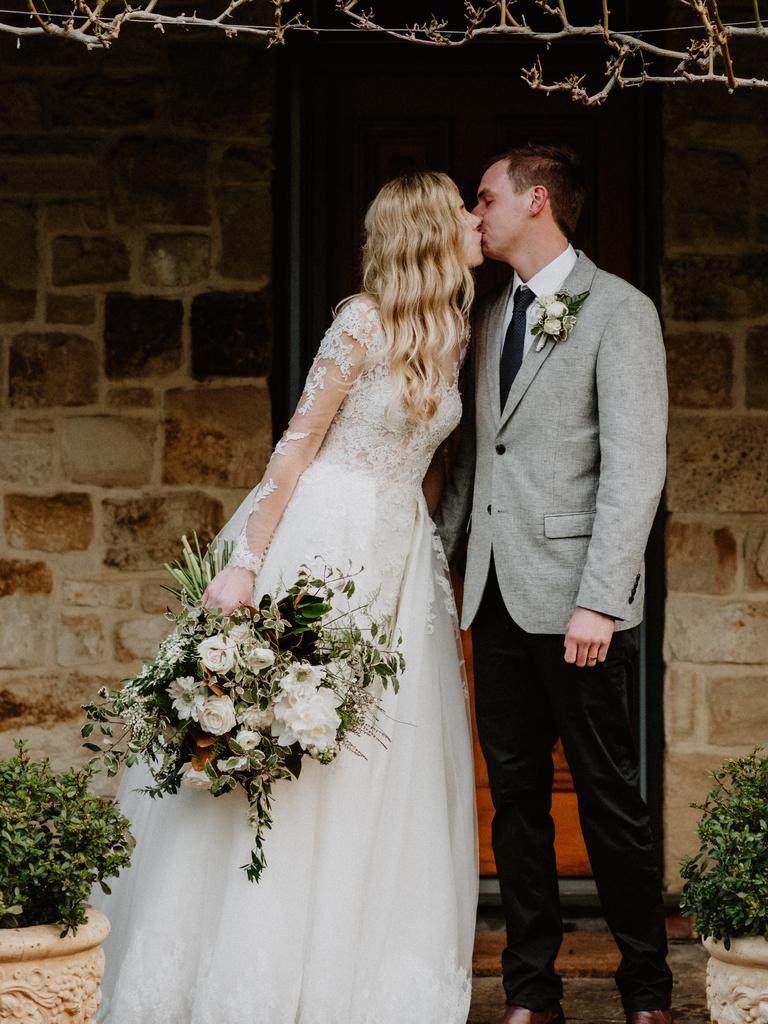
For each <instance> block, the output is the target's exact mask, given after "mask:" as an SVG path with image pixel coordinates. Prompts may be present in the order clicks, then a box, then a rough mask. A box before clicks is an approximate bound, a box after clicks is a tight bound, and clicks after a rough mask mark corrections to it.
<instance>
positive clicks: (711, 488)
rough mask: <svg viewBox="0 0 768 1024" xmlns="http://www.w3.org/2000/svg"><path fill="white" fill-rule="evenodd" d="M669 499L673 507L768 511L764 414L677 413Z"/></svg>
mask: <svg viewBox="0 0 768 1024" xmlns="http://www.w3.org/2000/svg"><path fill="white" fill-rule="evenodd" d="M666 499H667V508H668V510H669V511H671V512H695V513H697V512H702V511H706V512H768V430H766V422H765V420H764V419H763V418H762V417H760V416H683V415H676V416H675V415H673V416H672V417H671V420H670V431H669V465H668V470H667V491H666Z"/></svg>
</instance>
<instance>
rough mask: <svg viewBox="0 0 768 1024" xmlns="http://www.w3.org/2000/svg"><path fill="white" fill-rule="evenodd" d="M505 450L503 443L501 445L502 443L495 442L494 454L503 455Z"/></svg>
mask: <svg viewBox="0 0 768 1024" xmlns="http://www.w3.org/2000/svg"><path fill="white" fill-rule="evenodd" d="M506 450H507V449H506V446H505V445H503V444H497V445H496V454H497V455H503V454H504V452H505V451H506Z"/></svg>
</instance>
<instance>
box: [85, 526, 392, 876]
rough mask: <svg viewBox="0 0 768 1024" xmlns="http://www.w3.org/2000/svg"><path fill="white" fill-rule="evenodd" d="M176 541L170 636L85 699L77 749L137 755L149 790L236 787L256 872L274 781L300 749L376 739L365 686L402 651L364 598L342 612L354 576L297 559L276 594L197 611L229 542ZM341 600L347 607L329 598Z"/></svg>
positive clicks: (331, 753)
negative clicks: (118, 679) (219, 546)
mask: <svg viewBox="0 0 768 1024" xmlns="http://www.w3.org/2000/svg"><path fill="white" fill-rule="evenodd" d="M195 542H196V538H195ZM183 544H184V557H185V562H184V563H181V562H175V563H173V564H171V565H167V566H166V569H168V571H169V572H170V573H171V575H172V576H173V577H174V579H175V581H176V583H177V584H178V586H177V587H176V588H173V587H166V588H165V589H167V590H169V591H170V592H171V593H173V594H174V595H175V596H176V597H177V598H179V600H180V602H181V606H180V609H179V610H178V611H170V610H169V611H168V612H167V613H166V614H167V616H168V618H169V619H170V620H171V621H173V622H174V623H175V626H174V628H173V630H172V632H171V633H170V634H169V635H168V636H167V637H166V638H165V639H164V640H163V641H162V642H161V643H160V648H159V650H158V653H157V656H156V657H155V659H154V660H153V661H151V662H147V663H145V664H144V666H143V668H142V669H141V671H140V672H139V673H138V675H135V676H132V677H131V678H129V679H126V680H123V686H122V688H121V689H118V690H111V691H110V690H107V689H106V688H102V689H101V690H100V691H99V696H100V698H101V701H100V702H99V703H94V704H87V705H84V710H85V712H86V717H87V718H88V719H89V721H87V722H86V724H85V725H84V726H83V729H82V734H83V737H84V738H86V739H87V738H88V737H90V736H91V735H92V734H93V731H94V728H95V727H96V726H98V729H99V731H100V733H101V735H102V746H99V745H97V744H96V743H93V742H87V743H86V744H85V746H86V747H88V748H89V749H91V750H94V751H97V752H98V753H99V754H100V755H101V758H102V760H103V762H104V765H105V767H106V769H107V771H108V773H109V774H110V775H114V774H116V773H117V772H118V771H119V769H120V767H121V765H123V764H126V765H132V764H135V763H136V761H137V759H138V758H139V757H140V758H142V759H143V760H144V761H145V762H146V764H147V767H148V768H149V771H150V774H151V776H152V780H153V785H151V786H149V787H147V789H146V790H144V792H147V793H149V795H150V796H163V795H164V794H165V793H176V792H177V791H178V789H179V787H180V786H181V785H183V784H186V785H192V786H197V787H200V788H202V789H207V790H208V791H209V792H210V793H211V794H212V795H213V796H220V795H221V794H223V793H226V792H229V791H230V790H233V789H237V788H238V787H242V789H244V790H245V793H246V795H247V797H248V806H249V821H250V823H251V825H252V826H253V828H254V846H253V850H252V852H251V859H250V863H248V864H246V865H243V866H244V868H245V871H246V874H247V875H248V878H249V879H251V880H252V881H258V879H259V876H260V875H261V872H262V871H263V869H264V867H265V866H266V865H265V859H264V853H263V843H264V837H265V834H266V832H267V830H268V829H269V828H270V826H271V823H272V817H271V803H272V797H273V789H272V787H273V784H274V783H275V782H277V781H278V780H280V779H289V778H298V777H299V773H300V770H301V763H302V759H303V758H304V757H311V758H313V759H315V760H316V761H319V762H320V763H321V764H330V763H331V762H332V761H333V760H334V758H335V757H336V756H337V754H338V753H339V750H340V749H341V748H342V747H347V748H349V749H351V750H353V751H354V752H355V753H360V752H359V751H358V750H357V748H356V747H355V746H354V743H353V741H352V738H353V737H355V736H364V735H366V736H372V737H374V738H375V739H377V740H378V741H379V742H381V743H386V742H387V737H386V734H385V733H384V732H383V731H382V730H381V728H380V727H379V725H378V724H377V718H378V712H379V710H380V708H379V701H378V698H377V687H375V686H374V684H375V683H377V682H379V683H381V684H382V685H383V686H384V687H386V686H387V685H390V684H391V685H392V687H393V689H395V690H397V687H398V674H399V673H400V672H402V670H403V668H404V660H403V656H402V654H401V653H400V652H399V650H397V645H395V646H394V647H393V646H392V645H390V643H389V639H388V637H389V627H388V623H387V622H385V621H376V620H375V619H373V618H371V617H369V616H368V614H367V606H362V607H358V608H355V609H354V614H353V612H352V611H350V610H348V609H349V600H350V599H351V598H352V596H353V594H354V591H355V584H354V579H353V577H352V575H351V574H350V573H342V572H339V571H337V570H332V569H329V568H327V567H324V568H323V569H322V570H319V571H317V572H315V573H313V572H312V571H310V569H309V568H307V567H302V569H301V570H300V573H299V577H298V579H297V580H296V582H295V583H294V584H293V586H291V587H290V588H289V589H288V590H287V591H286V592H285V593H284V594H281V595H280V596H271V595H265V596H264V597H263V598H262V600H261V601H260V603H259V607H258V608H254V607H250V606H241V607H239V608H238V609H236V610H235V611H234V612H232V614H230V615H222V614H221V613H220V612H218V611H216V610H211V609H207V608H203V607H201V606H200V597H201V595H202V593H203V591H204V589H205V587H206V585H207V583H208V582H209V581H210V579H212V577H213V576H214V575H215V573H216V572H217V571H218V569H219V568H220V566H221V565H223V564H225V563H226V561H227V559H228V557H229V551H228V550H227V549H226V546H225V547H224V548H223V550H221V551H220V553H219V554H218V555H215V554H214V553H213V552H212V551H211V550H210V549H209V550H208V551H207V552H206V553H205V554H201V552H200V548H199V546H197V543H196V550H193V549H192V548H191V547H190V545H189V543H188V541H187V539H186V538H183ZM342 596H343V597H344V598H346V604H347V610H339V609H338V607H337V603H338V602H339V601H340V598H341V597H342Z"/></svg>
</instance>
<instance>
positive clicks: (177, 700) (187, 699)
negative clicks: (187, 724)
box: [167, 676, 207, 722]
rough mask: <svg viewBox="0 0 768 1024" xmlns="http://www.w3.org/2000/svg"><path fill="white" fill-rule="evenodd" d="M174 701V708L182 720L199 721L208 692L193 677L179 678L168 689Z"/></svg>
mask: <svg viewBox="0 0 768 1024" xmlns="http://www.w3.org/2000/svg"><path fill="white" fill-rule="evenodd" d="M167 693H168V695H169V696H170V697H171V698H172V699H173V707H174V709H175V710H176V712H177V713H178V715H179V717H180V718H191V719H193V720H194V721H195V722H196V721H197V720H198V715H199V714H200V709H201V708H202V706H203V705H204V704H205V701H206V694H207V690H206V689H205V687H204V686H201V685H200V684H199V683H198V681H197V680H196V679H194V678H193V677H192V676H179V677H178V678H177V679H174V680H173V682H172V683H171V684H170V686H169V687H168V689H167Z"/></svg>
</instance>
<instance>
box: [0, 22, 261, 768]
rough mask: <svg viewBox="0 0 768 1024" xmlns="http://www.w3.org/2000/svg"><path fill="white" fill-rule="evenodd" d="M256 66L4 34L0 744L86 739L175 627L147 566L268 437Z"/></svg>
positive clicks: (131, 46)
mask: <svg viewBox="0 0 768 1024" xmlns="http://www.w3.org/2000/svg"><path fill="white" fill-rule="evenodd" d="M45 44H47V45H45ZM271 63H272V62H271V57H270V56H269V55H268V54H267V53H266V52H265V51H264V50H263V49H261V48H260V47H258V46H256V45H254V44H253V43H250V44H248V45H243V44H241V43H240V42H238V41H236V40H227V39H224V38H221V39H216V38H210V37H208V36H206V37H205V38H204V39H199V38H197V39H196V38H194V37H191V38H184V37H183V36H181V35H180V34H175V35H174V36H173V38H172V39H171V38H170V37H164V36H163V35H161V34H160V33H159V32H157V31H154V30H153V29H151V28H148V27H143V26H136V29H135V30H134V31H133V32H132V33H131V34H125V35H124V36H123V37H122V38H121V39H120V41H119V43H118V44H117V45H116V46H115V47H114V48H113V49H112V50H110V51H107V52H101V51H99V52H94V53H86V52H85V51H84V50H82V49H81V48H79V47H76V46H75V45H71V44H70V45H66V44H61V43H58V42H55V41H54V42H53V43H52V44H51V43H50V42H49V41H48V40H44V41H43V42H42V44H41V45H30V44H29V43H24V45H23V46H22V48H21V49H20V50H18V51H17V50H16V49H15V48H14V46H13V45H11V43H10V42H7V43H5V44H4V45H3V50H2V63H0V90H2V95H3V102H2V104H1V105H0V240H1V244H0V353H1V356H0V395H1V399H0V401H1V402H2V406H1V408H0V428H1V432H0V497H1V500H2V514H1V527H0V756H6V755H7V754H8V753H9V751H10V749H11V738H12V737H16V736H24V737H26V738H27V739H28V740H29V742H30V745H31V747H32V749H33V752H34V753H35V754H36V755H37V754H42V753H48V754H50V755H52V757H53V758H54V760H55V761H57V762H59V763H71V762H72V761H73V759H75V758H76V757H78V756H79V755H80V740H79V737H78V729H79V724H80V717H81V712H80V710H79V705H80V703H81V702H83V701H84V700H86V699H90V698H92V697H93V696H94V695H95V691H96V689H97V687H98V686H99V685H100V684H101V683H102V682H103V681H106V682H112V681H116V680H119V679H120V678H122V677H124V676H126V675H128V674H130V673H131V672H132V671H133V670H135V669H136V668H137V667H138V665H139V664H140V659H141V658H142V657H143V656H148V655H150V654H151V653H152V652H153V648H154V647H155V645H156V642H157V640H158V637H159V636H161V635H162V634H163V633H164V632H165V631H167V629H168V628H169V624H168V623H167V621H166V620H165V619H164V618H163V616H162V612H163V609H164V607H165V603H166V602H165V598H166V596H168V597H169V595H166V593H165V592H164V591H163V590H161V589H160V586H159V582H160V581H161V579H162V576H163V573H162V570H160V571H158V570H159V568H160V566H161V564H162V562H163V561H166V560H169V559H170V558H173V557H175V556H176V554H177V553H178V540H179V537H180V535H181V534H182V533H183V532H185V531H191V530H192V529H197V530H198V531H199V533H200V534H201V535H202V536H203V537H204V538H209V537H210V536H212V535H213V533H215V532H216V530H217V529H218V528H219V527H220V526H221V524H222V523H223V522H224V520H225V519H226V518H227V517H228V516H229V515H230V514H231V512H232V511H233V509H234V508H235V507H236V505H237V504H238V502H239V501H240V500H241V499H242V497H243V495H244V493H245V490H246V489H247V488H249V487H251V486H253V484H254V483H255V482H256V481H257V479H258V476H259V475H260V473H261V470H262V468H263V465H264V462H265V460H266V458H267V456H268V453H269V450H270V447H271V436H272V430H271V414H270V400H269V391H268V388H267V381H266V376H267V374H268V373H269V369H270V358H271V352H272V337H271V311H270V268H271V237H270V235H271V231H270V229H271V205H270V204H271V178H272V139H271V133H272V125H271V122H272V66H271ZM223 67H226V68H227V70H228V74H222V68H223ZM169 599H170V598H169ZM171 600H172V599H171Z"/></svg>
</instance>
